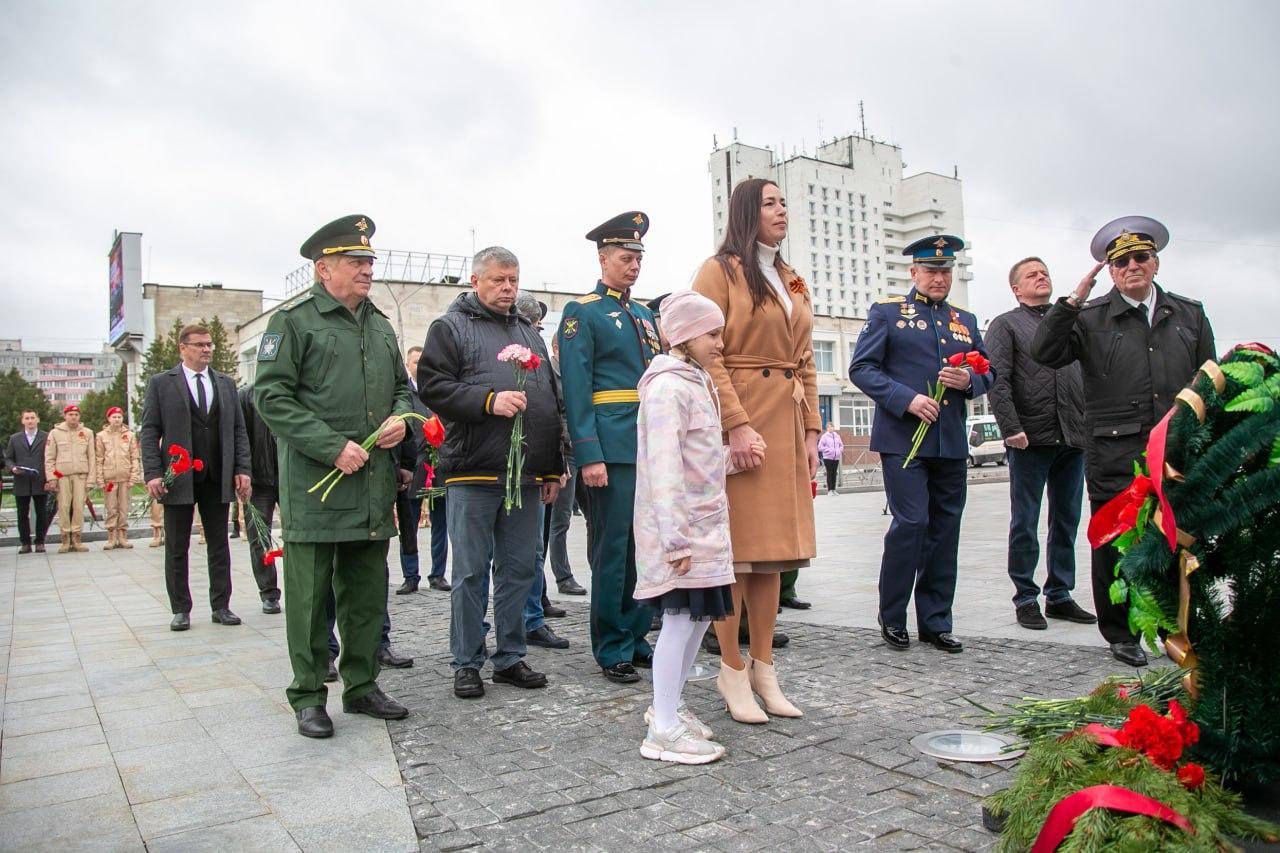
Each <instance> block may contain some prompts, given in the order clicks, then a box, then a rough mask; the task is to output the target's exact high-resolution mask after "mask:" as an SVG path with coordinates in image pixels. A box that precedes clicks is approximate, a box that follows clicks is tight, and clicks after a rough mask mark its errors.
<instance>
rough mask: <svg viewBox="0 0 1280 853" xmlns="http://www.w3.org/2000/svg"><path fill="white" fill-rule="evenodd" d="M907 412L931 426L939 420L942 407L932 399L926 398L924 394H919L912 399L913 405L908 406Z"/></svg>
mask: <svg viewBox="0 0 1280 853" xmlns="http://www.w3.org/2000/svg"><path fill="white" fill-rule="evenodd" d="M907 411H908V412H910V413H911V414H913V415H915V416H916V417H917V418H919V419H920V420H922V421H924V422H925V423H927V424H931V423H933V422H934V421H936V420H937V419H938V414H939V412H941V411H942V406H940V405H939V404H938V401H937V400H935V399H933V398H932V397H926V396H925V395H924V394H917V395H916V396H915V397H913V398H912V400H911V404H910V405H909V406H907Z"/></svg>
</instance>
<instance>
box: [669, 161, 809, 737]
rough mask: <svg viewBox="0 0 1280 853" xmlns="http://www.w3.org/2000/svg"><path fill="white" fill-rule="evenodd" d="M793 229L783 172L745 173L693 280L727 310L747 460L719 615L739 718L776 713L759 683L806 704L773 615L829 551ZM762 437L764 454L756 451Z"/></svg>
mask: <svg viewBox="0 0 1280 853" xmlns="http://www.w3.org/2000/svg"><path fill="white" fill-rule="evenodd" d="M786 235H787V210H786V202H785V201H784V200H783V198H782V193H781V191H780V190H779V189H778V186H777V184H774V183H773V182H772V181H768V180H764V179H761V178H752V179H749V180H746V181H743V182H742V183H740V184H738V186H737V187H735V188H734V190H733V195H732V196H731V197H730V199H729V223H728V227H727V228H726V229H725V238H724V242H723V243H722V244H721V246H720V250H719V251H718V252H717V253H716V254H715V255H714V256H713V257H711V258H709V259H708V260H707V261H706V262H705V263H704V264H703V265H702V268H701V269H700V270H699V271H698V274H697V276H696V277H695V279H694V282H693V289H694V290H695V291H697V292H698V293H701V294H702V295H704V296H706V297H708V298H710V299H711V300H712V301H713V302H715V303H716V304H717V305H719V306H720V310H722V311H723V312H724V315H725V328H724V352H723V355H722V356H720V357H719V358H716V359H714V360H713V361H712V363H711V364H708V365H707V366H706V368H707V372H708V373H710V374H711V377H712V379H713V381H714V382H715V385H716V391H717V393H718V394H719V397H720V411H721V426H722V427H723V428H724V431H725V432H726V433H727V434H728V437H729V449H730V454H731V456H732V458H733V462H734V463H735V465H736V467H738V468H740V469H742V473H739V474H735V475H734V476H732V477H730V478H729V479H728V486H727V492H728V496H729V527H730V534H731V538H732V541H733V560H734V573H735V579H736V584H735V592H734V599H735V614H734V615H733V616H732V617H730V618H728V619H725V620H723V621H720V622H716V623H715V630H716V636H717V639H718V640H719V641H720V649H721V659H720V660H721V665H720V676H719V678H718V679H717V687H718V688H719V689H720V692H721V694H722V695H723V696H724V697H725V702H726V704H727V705H728V706H729V712H730V714H731V715H732V716H733V718H734V719H735V720H738V721H739V722H756V723H763V722H766V721H767V720H768V717H767V716H766V715H765V713H764V711H761V710H760V707H759V706H758V705H757V704H756V702H755V700H754V699H753V698H752V695H751V694H752V691H754V692H755V693H756V694H757V695H759V696H760V698H761V699H762V700H763V701H764V704H765V710H766V711H768V712H769V713H771V714H774V715H775V716H788V717H798V716H800V715H801V712H800V710H799V709H798V708H796V707H795V706H794V705H792V704H791V703H790V702H788V701H787V699H786V698H785V697H784V696H783V695H782V692H781V691H780V690H779V688H778V682H777V673H776V671H775V669H774V666H773V649H772V642H773V627H774V624H775V622H776V621H777V611H778V591H779V584H780V577H781V573H782V572H785V571H791V570H793V569H797V568H800V567H802V566H806V565H808V563H809V560H810V558H812V557H814V556H815V555H816V554H817V545H816V542H815V538H814V522H813V492H812V490H811V486H810V482H811V481H812V479H813V476H814V474H815V473H816V472H817V469H818V449H817V448H818V435H819V434H820V433H821V431H822V422H821V418H820V415H819V411H818V389H817V379H816V376H815V374H814V363H813V344H812V332H813V308H812V303H811V302H810V297H809V291H808V287H807V285H806V284H805V282H804V279H802V278H800V276H798V275H796V273H795V270H793V269H791V267H789V266H788V265H787V264H786V262H785V261H784V260H783V259H782V258H781V257H780V256H779V255H778V249H777V247H778V244H779V243H781V241H782V239H783V238H784V237H786ZM761 439H763V441H764V444H765V454H764V461H763V463H761V462H758V461H757V460H756V459H755V458H753V457H752V455H751V452H750V448H751V445H752V443H753V442H756V441H758V440H761ZM743 605H745V607H746V611H747V615H748V618H749V619H750V622H751V645H750V653H749V659H748V661H743V660H742V657H741V654H740V653H739V649H738V622H739V619H740V614H741V612H742V606H743ZM748 663H750V668H748V666H747V664H748Z"/></svg>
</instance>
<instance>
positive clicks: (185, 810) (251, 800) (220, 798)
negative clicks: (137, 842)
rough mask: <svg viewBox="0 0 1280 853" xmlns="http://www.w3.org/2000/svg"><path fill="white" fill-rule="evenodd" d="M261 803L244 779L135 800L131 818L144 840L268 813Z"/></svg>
mask: <svg viewBox="0 0 1280 853" xmlns="http://www.w3.org/2000/svg"><path fill="white" fill-rule="evenodd" d="M268 811H269V810H268V808H267V806H266V804H265V803H263V802H262V800H261V799H259V797H258V795H257V794H256V793H255V792H254V790H253V789H252V788H250V787H249V786H248V785H246V784H245V783H244V782H236V783H235V784H232V785H226V786H222V787H217V788H206V789H204V790H200V791H196V792H194V793H191V794H183V795H181V796H178V797H170V798H168V799H164V800H152V801H151V802H147V803H140V804H135V805H134V807H133V818H134V820H135V821H136V822H137V824H138V831H139V832H140V833H141V834H142V838H143V840H144V841H150V840H151V839H153V838H156V837H158V836H163V835H174V834H177V833H180V832H185V831H187V830H191V829H199V828H202V827H206V826H214V825H217V824H222V823H228V822H235V821H239V820H243V819H246V818H251V817H258V816H260V815H265V814H267V813H268Z"/></svg>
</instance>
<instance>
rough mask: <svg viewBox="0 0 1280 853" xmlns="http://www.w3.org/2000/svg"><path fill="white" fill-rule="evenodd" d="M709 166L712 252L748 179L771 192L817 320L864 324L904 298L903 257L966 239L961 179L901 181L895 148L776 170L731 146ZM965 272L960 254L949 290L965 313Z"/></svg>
mask: <svg viewBox="0 0 1280 853" xmlns="http://www.w3.org/2000/svg"><path fill="white" fill-rule="evenodd" d="M708 166H709V169H710V172H711V200H712V220H713V224H714V228H713V231H714V239H715V245H717V246H718V245H719V244H720V240H721V239H722V238H723V237H724V227H725V222H726V220H727V219H728V215H729V194H730V193H731V192H732V191H733V187H734V185H736V184H737V183H738V182H739V181H742V180H745V179H746V178H770V179H772V180H774V181H776V182H777V184H778V186H779V187H780V188H781V189H782V192H783V195H784V196H785V197H786V200H787V210H788V214H789V219H790V227H789V229H788V232H787V239H786V240H785V241H784V242H783V244H782V254H783V257H784V258H786V259H787V262H788V263H790V264H791V265H792V266H793V267H795V269H796V271H797V272H799V273H800V275H802V276H804V278H805V280H806V281H807V282H808V283H809V287H810V289H811V291H812V293H813V307H814V313H815V314H819V315H829V316H832V317H855V318H865V317H866V316H867V308H868V306H870V305H871V304H872V303H873V302H875V301H876V300H878V299H882V298H884V297H885V296H887V295H891V294H895V293H906V292H907V290H908V289H910V287H911V278H910V275H909V273H908V268H909V267H910V266H911V264H910V261H909V259H908V258H906V257H905V256H904V255H903V254H902V249H903V247H905V246H907V245H909V244H910V243H912V242H914V241H915V240H917V239H919V238H921V237H928V236H931V235H934V234H955V235H956V236H958V237H963V236H964V203H963V200H962V198H961V187H960V179H959V178H958V177H950V178H949V177H946V176H944V175H939V174H935V173H933V172H921V173H919V174H916V175H911V176H910V177H906V178H904V177H903V176H902V170H903V163H902V149H901V148H899V147H897V146H896V145H889V144H887V143H885V142H878V141H875V140H873V139H866V138H863V137H861V136H846V137H844V138H842V139H836V140H833V141H831V142H830V143H828V144H826V145H822V146H820V147H819V148H818V150H817V153H816V155H815V156H809V155H807V154H798V155H794V156H792V157H788V158H786V159H783V160H781V161H779V160H778V159H777V157H776V156H775V153H774V152H773V151H772V150H770V149H768V148H757V147H755V146H751V145H743V144H742V143H740V142H737V141H735V142H733V143H731V144H730V145H727V146H723V147H720V148H717V149H716V150H715V151H713V152H712V153H711V157H710V159H709V161H708ZM969 249H970V250H971V249H972V246H969ZM969 266H970V260H969V252H968V251H966V252H965V253H963V254H962V255H961V256H960V261H959V263H958V264H957V269H956V275H955V280H954V284H953V286H952V296H951V298H952V300H953V301H954V302H955V303H956V304H958V305H968V290H969V286H968V285H969V281H970V279H972V278H973V275H972V273H971V272H970V271H969Z"/></svg>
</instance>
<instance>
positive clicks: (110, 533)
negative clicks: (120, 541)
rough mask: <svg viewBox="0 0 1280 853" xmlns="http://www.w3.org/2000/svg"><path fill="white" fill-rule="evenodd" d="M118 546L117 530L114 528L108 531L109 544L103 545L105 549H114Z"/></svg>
mask: <svg viewBox="0 0 1280 853" xmlns="http://www.w3.org/2000/svg"><path fill="white" fill-rule="evenodd" d="M115 547H116V532H115V531H114V530H108V531H107V544H106V545H103V546H102V550H104V551H113V550H115Z"/></svg>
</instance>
